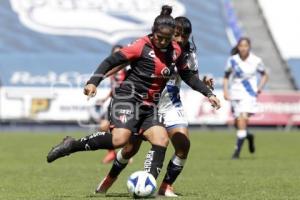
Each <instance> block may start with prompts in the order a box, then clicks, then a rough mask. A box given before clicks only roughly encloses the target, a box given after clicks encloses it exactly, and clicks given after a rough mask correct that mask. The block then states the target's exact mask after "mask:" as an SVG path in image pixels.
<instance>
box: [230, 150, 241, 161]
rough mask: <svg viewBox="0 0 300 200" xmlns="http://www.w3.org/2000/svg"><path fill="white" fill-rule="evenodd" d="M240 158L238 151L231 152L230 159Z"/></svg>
mask: <svg viewBox="0 0 300 200" xmlns="http://www.w3.org/2000/svg"><path fill="white" fill-rule="evenodd" d="M239 158H240V153H239V152H238V151H234V153H233V154H232V157H231V159H232V160H237V159H239Z"/></svg>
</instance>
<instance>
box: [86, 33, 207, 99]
mask: <svg viewBox="0 0 300 200" xmlns="http://www.w3.org/2000/svg"><path fill="white" fill-rule="evenodd" d="M150 37H151V35H148V36H145V37H142V38H140V39H138V40H136V41H135V42H134V43H132V44H130V45H129V46H127V47H124V48H122V49H121V50H120V51H118V52H116V53H114V54H112V55H111V56H109V57H107V58H106V59H105V60H104V61H103V62H102V63H101V64H100V66H99V67H98V69H97V70H96V71H95V73H94V76H92V77H91V78H90V80H89V81H88V84H94V85H96V86H98V85H99V83H100V82H101V81H102V80H103V78H104V77H105V76H104V75H105V74H106V73H107V72H108V71H109V70H111V69H112V68H114V67H117V66H119V65H121V64H125V63H130V66H131V70H130V71H129V72H128V74H127V76H126V78H125V80H124V81H123V82H122V83H121V85H120V87H118V88H116V90H115V94H114V98H122V99H128V100H129V99H133V100H134V101H137V102H139V103H145V104H153V103H154V104H157V103H158V101H159V99H160V95H161V92H162V90H163V89H164V87H165V85H166V83H167V81H168V80H169V78H170V77H171V75H172V74H173V73H174V71H175V67H177V70H178V72H179V74H180V76H181V78H182V79H183V80H184V81H185V82H186V83H187V84H188V85H189V86H190V87H192V88H193V89H194V90H197V91H199V92H201V93H202V94H204V95H205V96H210V95H212V92H211V91H210V90H209V89H208V88H207V87H206V86H205V85H204V84H203V83H202V82H201V81H200V80H199V77H198V74H197V75H195V74H194V73H193V72H192V71H191V70H189V69H188V67H187V64H186V61H185V56H181V48H180V46H179V45H178V44H177V43H176V42H175V41H173V42H172V43H171V44H170V45H169V46H168V47H167V48H166V49H158V48H156V47H155V46H154V45H153V44H152V41H151V38H150Z"/></svg>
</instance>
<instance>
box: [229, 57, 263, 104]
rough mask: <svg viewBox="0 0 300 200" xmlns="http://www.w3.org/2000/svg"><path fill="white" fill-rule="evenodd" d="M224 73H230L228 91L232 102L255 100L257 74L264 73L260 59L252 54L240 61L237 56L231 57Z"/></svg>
mask: <svg viewBox="0 0 300 200" xmlns="http://www.w3.org/2000/svg"><path fill="white" fill-rule="evenodd" d="M225 71H226V72H230V73H231V79H230V90H229V91H230V98H231V99H232V100H239V99H245V98H250V97H253V98H256V96H257V83H258V72H261V73H262V72H264V71H265V66H264V64H263V62H262V59H261V58H259V57H257V56H256V55H254V54H253V53H250V55H249V56H248V58H247V59H246V60H242V59H241V58H240V55H239V54H236V55H233V56H231V57H230V58H229V59H228V61H227V66H226V69H225Z"/></svg>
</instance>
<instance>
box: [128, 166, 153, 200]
mask: <svg viewBox="0 0 300 200" xmlns="http://www.w3.org/2000/svg"><path fill="white" fill-rule="evenodd" d="M127 189H128V192H129V193H130V194H131V195H132V196H133V197H149V196H151V195H153V194H154V192H155V190H156V180H155V178H154V177H153V176H152V174H149V173H148V172H145V171H137V172H134V173H133V174H131V175H130V176H129V178H128V181H127Z"/></svg>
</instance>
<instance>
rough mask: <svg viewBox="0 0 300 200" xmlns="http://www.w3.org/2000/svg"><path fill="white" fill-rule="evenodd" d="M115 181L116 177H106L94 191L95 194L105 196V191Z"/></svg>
mask: <svg viewBox="0 0 300 200" xmlns="http://www.w3.org/2000/svg"><path fill="white" fill-rule="evenodd" d="M116 180H117V177H115V178H111V177H110V176H106V177H105V178H104V179H103V180H102V181H101V182H100V183H99V185H98V187H97V188H96V190H95V193H98V194H106V192H107V190H108V189H109V188H110V187H111V186H112V184H113V183H114V182H115V181H116Z"/></svg>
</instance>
